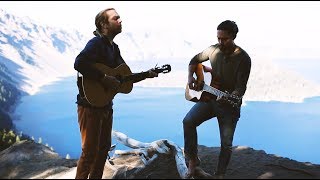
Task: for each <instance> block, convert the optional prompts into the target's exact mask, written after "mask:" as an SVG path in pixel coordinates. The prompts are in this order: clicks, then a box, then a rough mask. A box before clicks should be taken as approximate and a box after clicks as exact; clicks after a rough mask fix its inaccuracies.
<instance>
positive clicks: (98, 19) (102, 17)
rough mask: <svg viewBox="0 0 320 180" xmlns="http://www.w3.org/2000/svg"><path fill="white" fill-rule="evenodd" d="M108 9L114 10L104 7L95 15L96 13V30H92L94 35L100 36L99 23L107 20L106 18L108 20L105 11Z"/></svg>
mask: <svg viewBox="0 0 320 180" xmlns="http://www.w3.org/2000/svg"><path fill="white" fill-rule="evenodd" d="M109 10H114V8H107V9H104V10H102V11H100V12H99V13H98V14H97V15H96V19H95V24H96V30H95V31H93V34H94V35H96V36H101V32H102V31H101V23H102V22H104V23H105V22H107V23H108V21H106V20H108V18H109V17H108V15H107V13H106V12H107V11H109Z"/></svg>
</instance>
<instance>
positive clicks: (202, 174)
mask: <svg viewBox="0 0 320 180" xmlns="http://www.w3.org/2000/svg"><path fill="white" fill-rule="evenodd" d="M194 174H195V175H194V176H195V178H197V179H213V176H212V175H211V174H209V173H207V172H205V171H204V170H203V169H202V168H201V167H199V166H198V167H196V169H195V173H194Z"/></svg>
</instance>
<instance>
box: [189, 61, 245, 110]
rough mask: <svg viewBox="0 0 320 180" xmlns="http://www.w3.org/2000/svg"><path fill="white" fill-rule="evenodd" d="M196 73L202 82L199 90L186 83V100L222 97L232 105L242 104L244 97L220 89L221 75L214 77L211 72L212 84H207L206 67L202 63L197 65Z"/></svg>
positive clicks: (238, 105) (195, 100)
mask: <svg viewBox="0 0 320 180" xmlns="http://www.w3.org/2000/svg"><path fill="white" fill-rule="evenodd" d="M195 73H196V76H197V80H198V81H200V82H202V83H201V84H200V87H199V90H198V91H196V90H193V89H190V88H189V85H188V84H187V85H186V88H185V98H186V100H188V101H192V102H199V101H207V100H210V99H216V100H219V99H220V98H224V100H225V102H227V103H229V104H230V105H232V107H240V106H241V100H242V97H238V96H235V95H232V94H230V93H229V92H227V91H221V90H219V87H220V85H221V84H220V80H219V77H217V76H215V77H214V78H212V74H210V73H209V74H210V77H211V82H210V85H207V84H206V82H207V81H208V80H207V79H206V78H205V77H206V76H205V75H204V68H203V65H202V64H201V63H199V64H198V65H197V68H196V71H195ZM208 79H209V78H208Z"/></svg>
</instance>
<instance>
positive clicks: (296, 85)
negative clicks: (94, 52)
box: [0, 9, 320, 102]
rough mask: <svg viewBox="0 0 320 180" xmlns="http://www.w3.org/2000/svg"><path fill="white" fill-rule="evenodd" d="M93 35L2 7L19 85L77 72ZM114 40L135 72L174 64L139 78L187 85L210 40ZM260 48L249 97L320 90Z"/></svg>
mask: <svg viewBox="0 0 320 180" xmlns="http://www.w3.org/2000/svg"><path fill="white" fill-rule="evenodd" d="M91 36H92V35H86V36H84V35H82V34H80V33H79V32H77V31H74V30H63V29H62V28H53V27H47V26H41V25H39V24H36V23H34V22H33V21H32V20H30V19H28V18H20V17H16V16H14V15H10V14H8V13H6V12H5V11H4V10H1V9H0V65H1V66H5V67H6V68H7V70H8V71H10V72H11V73H10V78H11V79H12V80H13V82H14V83H15V84H16V85H17V86H18V87H19V88H21V89H22V90H23V91H25V92H27V93H29V94H34V93H36V92H37V91H38V90H39V88H40V87H41V86H42V85H45V84H48V83H51V82H52V81H55V80H59V79H60V78H63V77H67V76H75V75H76V72H75V70H74V69H73V62H74V59H75V57H76V55H77V54H78V53H79V52H80V51H81V50H82V48H83V47H84V46H85V44H86V42H87V41H88V40H89V38H90V37H91ZM115 42H116V43H117V44H118V45H119V47H120V49H121V54H122V56H123V58H124V59H125V60H126V62H127V63H128V64H129V66H130V67H131V70H132V71H133V72H140V71H145V70H148V69H150V68H152V67H154V66H155V65H156V64H158V65H159V66H161V65H163V64H170V65H171V66H172V71H171V72H170V73H168V74H160V75H159V77H158V78H155V79H147V80H145V81H142V82H139V83H137V84H136V85H137V86H149V87H150V86H151V87H182V88H184V87H185V85H186V82H187V70H188V63H189V60H190V59H191V58H192V56H193V55H195V54H196V53H198V52H199V51H200V50H202V49H204V48H206V46H209V45H210V44H207V45H203V44H201V45H200V44H196V43H193V42H192V41H191V40H190V39H187V37H186V36H183V33H159V32H128V31H124V32H122V33H121V34H119V35H118V36H117V37H116V38H115ZM240 45H241V44H240ZM259 52H263V51H260V50H256V51H255V52H248V53H249V55H250V56H251V58H252V69H251V75H250V78H249V82H248V89H247V92H246V95H245V97H244V99H245V100H254V101H271V100H276V101H286V102H301V101H303V99H304V98H306V97H312V96H319V95H320V85H319V84H316V83H314V82H311V81H308V80H306V79H303V78H302V76H300V75H299V74H297V73H296V72H290V71H288V70H284V69H281V68H279V67H277V66H276V65H275V64H273V63H272V61H271V59H269V58H268V57H261V55H260V54H259ZM0 75H1V74H0ZM0 78H4V77H1V76H0Z"/></svg>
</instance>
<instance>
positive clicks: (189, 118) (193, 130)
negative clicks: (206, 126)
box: [183, 101, 239, 174]
mask: <svg viewBox="0 0 320 180" xmlns="http://www.w3.org/2000/svg"><path fill="white" fill-rule="evenodd" d="M213 117H217V119H218V123H219V131H220V144H221V150H220V155H219V162H218V168H217V174H225V173H226V169H227V166H228V164H229V161H230V157H231V154H232V141H233V135H234V132H235V129H236V125H237V122H238V120H239V116H237V115H235V113H234V112H233V111H232V108H228V107H222V106H221V105H218V104H217V102H216V101H210V102H198V103H196V104H195V105H194V106H193V107H192V108H191V109H190V111H189V112H188V113H187V115H186V116H185V118H184V119H183V130H184V151H185V154H186V158H187V159H191V158H193V159H196V158H197V154H198V135H197V127H198V126H199V125H200V124H202V123H203V122H204V121H207V120H209V119H211V118H213Z"/></svg>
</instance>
